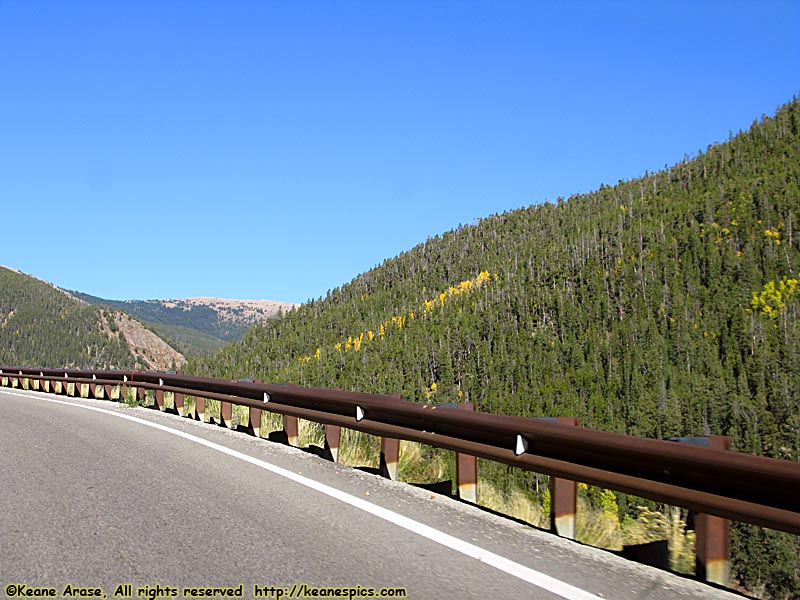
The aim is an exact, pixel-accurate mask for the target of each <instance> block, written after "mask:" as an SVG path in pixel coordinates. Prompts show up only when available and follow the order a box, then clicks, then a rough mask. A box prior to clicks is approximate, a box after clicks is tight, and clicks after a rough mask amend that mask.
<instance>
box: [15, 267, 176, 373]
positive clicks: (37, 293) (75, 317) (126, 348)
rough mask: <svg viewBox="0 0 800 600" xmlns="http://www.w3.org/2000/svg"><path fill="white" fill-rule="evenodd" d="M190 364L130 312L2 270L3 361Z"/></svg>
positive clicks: (55, 364) (122, 365)
mask: <svg viewBox="0 0 800 600" xmlns="http://www.w3.org/2000/svg"><path fill="white" fill-rule="evenodd" d="M185 360H186V359H185V358H184V357H183V355H182V354H181V353H179V352H178V351H176V350H175V349H173V348H172V347H171V346H170V345H169V344H167V343H166V342H165V341H164V340H163V339H161V338H160V337H158V336H157V335H156V334H155V333H153V332H152V331H150V330H149V329H147V328H145V327H144V326H143V325H142V324H141V323H139V322H138V321H136V320H135V319H132V318H131V317H130V316H129V315H127V314H126V313H124V312H122V311H119V310H115V309H112V308H107V307H101V306H92V305H90V304H88V303H86V302H84V301H82V300H80V299H78V298H75V297H73V296H72V295H70V294H68V293H66V292H64V290H61V289H59V288H58V287H56V286H54V285H53V284H52V283H49V282H47V281H43V280H41V279H38V278H36V277H34V276H31V275H28V274H26V273H23V272H22V271H19V270H18V269H14V268H11V267H0V363H3V364H14V365H30V366H41V367H52V368H58V367H78V368H109V369H115V368H136V369H168V368H170V367H177V366H180V365H182V364H183V363H184V362H185Z"/></svg>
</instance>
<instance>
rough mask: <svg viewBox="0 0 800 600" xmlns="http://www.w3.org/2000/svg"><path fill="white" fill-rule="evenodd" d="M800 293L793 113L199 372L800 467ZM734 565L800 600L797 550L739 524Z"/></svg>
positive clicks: (491, 227) (305, 312)
mask: <svg viewBox="0 0 800 600" xmlns="http://www.w3.org/2000/svg"><path fill="white" fill-rule="evenodd" d="M798 280H800V102H799V101H798V100H797V99H794V100H793V101H792V102H790V103H788V104H787V105H785V106H783V107H781V108H780V109H779V110H778V111H777V113H776V114H775V115H774V116H772V117H766V116H764V117H762V118H761V119H759V120H757V121H755V122H754V123H753V124H752V126H751V128H750V129H749V130H748V131H745V132H740V133H739V134H738V135H736V136H731V137H730V138H729V139H728V140H727V141H726V142H724V143H716V144H712V145H710V146H708V148H707V149H706V151H705V152H702V151H701V152H699V153H698V154H697V156H695V157H693V158H689V157H686V158H685V159H684V160H682V161H681V162H679V163H678V164H675V165H672V166H670V167H667V168H665V169H664V170H662V171H659V172H657V173H646V174H645V175H644V176H642V177H639V178H637V179H633V180H630V181H621V180H620V181H619V182H618V183H617V184H616V185H613V186H609V185H602V186H601V187H600V189H598V190H596V191H594V192H592V193H589V194H581V195H574V196H572V197H570V198H568V199H563V198H559V199H558V200H557V202H555V203H543V204H538V205H533V206H529V207H526V208H522V209H520V210H514V211H510V212H506V213H504V214H498V215H493V216H490V217H487V218H485V219H482V220H481V221H479V222H478V223H477V224H475V225H468V226H462V227H459V228H458V229H456V230H453V231H449V232H446V233H444V234H442V235H440V236H437V237H435V238H432V239H428V240H426V241H425V242H424V243H421V244H419V245H418V246H416V247H415V248H413V249H411V250H409V251H407V252H405V253H403V254H400V255H399V256H397V257H395V258H392V259H388V260H386V261H385V262H384V263H383V264H382V265H380V266H378V267H376V268H374V269H372V270H370V271H368V272H366V273H364V274H362V275H360V276H358V277H357V278H355V279H354V280H353V281H351V282H349V283H347V284H345V285H343V286H341V287H340V288H337V289H334V290H332V291H330V292H329V293H328V294H327V296H326V297H324V298H320V299H318V300H315V301H311V302H308V303H306V304H304V305H303V306H301V307H300V308H298V309H296V310H293V311H291V312H289V313H287V314H285V315H283V316H282V317H280V318H277V319H274V320H271V321H267V322H265V323H262V324H259V325H256V326H255V327H253V328H252V329H250V330H249V331H248V332H247V334H246V335H245V337H244V338H243V340H242V341H241V342H238V343H232V344H229V345H227V346H225V347H224V348H223V349H221V350H220V351H219V352H218V353H216V354H215V355H213V356H211V357H207V358H204V359H200V360H196V361H193V362H191V364H190V365H189V367H188V370H190V371H192V372H194V373H198V374H211V375H218V376H225V377H245V376H249V377H254V378H258V379H263V380H265V381H269V382H278V381H286V382H294V383H298V384H302V385H311V386H323V387H341V388H344V389H350V390H358V391H364V392H379V393H398V392H400V393H402V394H403V396H404V397H406V398H408V399H411V400H416V401H420V402H442V401H451V402H452V401H456V400H459V399H469V400H472V401H474V402H476V403H477V404H478V407H479V409H480V410H482V411H487V412H498V413H505V414H514V415H528V416H552V415H574V416H577V417H580V419H581V422H582V424H583V425H584V426H587V427H595V428H599V429H605V430H610V431H620V432H625V433H629V434H633V435H640V436H647V437H654V438H667V437H671V436H691V435H707V434H715V435H730V436H732V438H733V448H734V449H735V450H738V451H744V452H750V453H755V454H764V455H768V456H773V457H778V458H782V459H788V460H800V434H798V432H800V394H798V390H800V318H798V317H800V289H798ZM481 469H482V477H484V478H486V479H487V480H489V481H491V482H493V483H494V484H495V485H496V486H498V487H501V488H502V487H505V488H506V489H507V490H509V491H511V490H512V489H514V488H517V489H523V490H526V491H527V492H529V493H531V494H534V493H535V490H536V489H541V488H539V487H537V483H538V479H537V478H535V476H534V475H532V474H526V473H520V472H516V471H513V472H512V471H509V470H507V469H506V468H505V467H504V466H502V465H494V464H491V463H482V465H481ZM620 506H621V508H622V510H623V511H624V510H626V509H625V506H626V502H625V501H624V499H623V498H622V497H621V496H620ZM635 506H636V503H635V502H634V501H633V500H632V501H631V503H630V510H631V511H633V510H634V507H635ZM621 516H624V515H621ZM733 548H734V565H733V569H734V571H733V573H734V578H735V579H736V580H738V581H740V582H742V583H743V585H746V586H747V587H748V588H749V589H755V588H756V587H758V586H763V587H764V588H765V589H766V590H767V593H774V594H775V595H776V597H777V596H780V594H781V590H783V596H785V595H786V594H787V592H786V590H793V591H794V593H796V592H797V590H798V589H800V568H798V567H799V566H800V565H798V559H797V557H798V555H800V539H798V538H797V537H792V536H787V535H782V534H777V533H775V532H767V531H764V530H762V529H759V528H755V527H748V526H744V525H736V527H735V528H734V533H733ZM789 595H791V593H790V592H789Z"/></svg>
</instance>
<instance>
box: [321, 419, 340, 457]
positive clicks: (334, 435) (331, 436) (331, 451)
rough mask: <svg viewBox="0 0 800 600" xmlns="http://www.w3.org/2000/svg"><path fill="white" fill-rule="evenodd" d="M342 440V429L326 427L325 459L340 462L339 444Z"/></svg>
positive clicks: (336, 426)
mask: <svg viewBox="0 0 800 600" xmlns="http://www.w3.org/2000/svg"><path fill="white" fill-rule="evenodd" d="M341 439H342V428H341V427H339V426H338V425H325V447H324V448H323V451H324V453H325V458H327V459H328V460H332V461H333V462H339V442H340V441H341Z"/></svg>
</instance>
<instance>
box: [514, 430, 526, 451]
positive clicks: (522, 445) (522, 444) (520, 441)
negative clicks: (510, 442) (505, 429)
mask: <svg viewBox="0 0 800 600" xmlns="http://www.w3.org/2000/svg"><path fill="white" fill-rule="evenodd" d="M527 451H528V440H526V439H525V438H524V437H522V436H521V435H519V434H517V447H516V448H515V449H514V454H516V455H517V456H519V455H520V454H525V453H526V452H527Z"/></svg>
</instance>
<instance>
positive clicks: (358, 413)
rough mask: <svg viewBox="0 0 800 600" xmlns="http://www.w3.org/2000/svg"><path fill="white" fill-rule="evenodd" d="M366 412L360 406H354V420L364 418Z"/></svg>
mask: <svg viewBox="0 0 800 600" xmlns="http://www.w3.org/2000/svg"><path fill="white" fill-rule="evenodd" d="M366 414H367V413H365V412H364V409H363V408H361V407H360V406H356V421H360V420H361V419H363V418H364V416H365V415H366Z"/></svg>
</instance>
